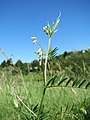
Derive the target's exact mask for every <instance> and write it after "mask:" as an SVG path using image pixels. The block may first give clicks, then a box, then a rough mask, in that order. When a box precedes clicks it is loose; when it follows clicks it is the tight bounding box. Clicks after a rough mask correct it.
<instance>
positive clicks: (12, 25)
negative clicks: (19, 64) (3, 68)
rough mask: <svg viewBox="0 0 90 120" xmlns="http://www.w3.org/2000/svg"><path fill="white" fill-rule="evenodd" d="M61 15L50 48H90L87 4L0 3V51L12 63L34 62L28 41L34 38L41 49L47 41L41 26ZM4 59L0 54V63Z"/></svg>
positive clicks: (46, 0) (85, 0) (71, 0)
mask: <svg viewBox="0 0 90 120" xmlns="http://www.w3.org/2000/svg"><path fill="white" fill-rule="evenodd" d="M60 12H61V14H62V15H61V21H60V24H59V27H58V28H59V31H58V32H57V33H56V34H55V35H54V36H53V38H52V42H51V45H52V47H53V48H55V47H58V48H59V50H58V54H62V53H63V52H64V51H73V50H82V49H87V48H90V0H0V48H2V49H3V50H4V51H5V52H6V53H7V54H8V56H9V57H11V58H12V59H13V61H14V62H15V61H17V60H18V59H21V60H22V61H23V62H31V61H33V60H34V59H38V57H37V55H36V54H34V52H35V51H37V50H38V49H39V47H38V46H37V45H33V43H32V40H31V38H30V37H32V36H36V37H37V39H38V40H39V42H40V43H41V45H42V46H43V48H44V49H47V39H48V37H47V36H46V35H45V33H44V32H43V29H42V28H43V26H45V25H46V24H47V22H49V23H50V24H52V22H53V21H55V19H56V18H57V17H58V15H59V13H60ZM4 59H6V58H5V57H4V56H3V55H2V53H1V52H0V62H2V61H3V60H4Z"/></svg>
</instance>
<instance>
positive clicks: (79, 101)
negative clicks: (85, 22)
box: [0, 49, 90, 120]
mask: <svg viewBox="0 0 90 120" xmlns="http://www.w3.org/2000/svg"><path fill="white" fill-rule="evenodd" d="M11 61H12V60H11V59H10V60H7V61H3V62H2V63H1V64H0V119H1V120H34V119H35V118H34V117H33V115H32V113H30V111H29V110H28V109H27V108H26V107H25V106H24V104H23V103H25V105H27V106H28V107H29V108H30V109H31V110H32V111H34V112H35V113H37V110H38V106H39V103H40V100H41V96H42V91H43V73H42V72H41V68H40V66H39V61H38V60H34V61H32V62H31V63H23V62H22V61H21V60H18V61H17V62H16V63H15V64H12V62H11ZM47 68H48V72H47V73H48V74H47V77H48V78H49V77H50V76H52V75H54V74H57V75H59V76H61V77H60V78H61V79H62V78H64V80H65V79H66V78H69V81H68V82H70V84H69V83H65V84H69V85H71V84H72V86H73V87H69V86H67V87H65V85H64V83H62V84H61V85H62V86H61V87H58V88H56V87H52V88H49V89H47V92H46V95H45V98H44V102H43V108H42V111H41V118H40V119H41V120H43V119H45V120H90V49H88V50H82V51H74V52H64V54H62V55H60V56H57V57H56V58H55V59H53V60H49V61H48V65H47ZM62 80H63V79H62ZM70 80H71V81H70ZM78 81H81V83H80V84H79V85H78ZM62 82H63V81H62ZM87 82H88V84H87ZM50 84H53V83H50ZM77 86H78V87H77ZM79 87H81V88H82V89H79ZM86 88H87V89H86ZM13 93H16V96H14V95H13ZM20 100H21V101H20Z"/></svg>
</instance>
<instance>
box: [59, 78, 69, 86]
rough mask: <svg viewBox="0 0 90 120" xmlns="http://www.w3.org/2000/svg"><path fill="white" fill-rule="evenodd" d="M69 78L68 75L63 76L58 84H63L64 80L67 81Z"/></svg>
mask: <svg viewBox="0 0 90 120" xmlns="http://www.w3.org/2000/svg"><path fill="white" fill-rule="evenodd" d="M67 79H68V78H67V77H65V78H63V79H62V80H61V81H60V82H59V83H58V85H60V84H62V83H63V82H64V81H66V80H67Z"/></svg>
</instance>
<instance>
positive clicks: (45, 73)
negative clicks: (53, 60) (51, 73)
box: [44, 38, 51, 85]
mask: <svg viewBox="0 0 90 120" xmlns="http://www.w3.org/2000/svg"><path fill="white" fill-rule="evenodd" d="M50 43H51V38H49V40H48V49H47V53H46V59H45V71H44V77H45V81H44V83H45V85H46V81H47V60H48V53H49V49H50Z"/></svg>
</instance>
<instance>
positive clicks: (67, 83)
mask: <svg viewBox="0 0 90 120" xmlns="http://www.w3.org/2000/svg"><path fill="white" fill-rule="evenodd" d="M71 81H72V77H71V78H69V80H68V81H67V82H66V86H68V85H69V83H70V82H71Z"/></svg>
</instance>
